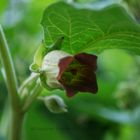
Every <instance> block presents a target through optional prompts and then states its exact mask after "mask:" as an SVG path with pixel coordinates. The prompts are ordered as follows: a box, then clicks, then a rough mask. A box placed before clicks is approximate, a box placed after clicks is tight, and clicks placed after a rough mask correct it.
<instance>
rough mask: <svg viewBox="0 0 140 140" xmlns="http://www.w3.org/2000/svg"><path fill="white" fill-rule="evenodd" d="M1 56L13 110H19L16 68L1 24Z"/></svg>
mask: <svg viewBox="0 0 140 140" xmlns="http://www.w3.org/2000/svg"><path fill="white" fill-rule="evenodd" d="M0 56H1V60H2V64H3V67H4V72H5V75H6V84H7V88H8V93H9V97H10V102H11V105H12V106H11V107H12V109H13V110H15V111H18V110H19V106H20V100H19V96H18V94H17V79H16V75H15V69H14V66H13V62H12V58H11V55H10V52H9V49H8V44H7V41H6V38H5V35H4V32H3V30H2V27H1V26H0Z"/></svg>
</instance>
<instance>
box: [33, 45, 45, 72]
mask: <svg viewBox="0 0 140 140" xmlns="http://www.w3.org/2000/svg"><path fill="white" fill-rule="evenodd" d="M46 53H47V48H46V47H45V45H44V43H43V42H42V44H41V45H40V46H39V47H38V49H37V51H36V53H35V55H34V61H33V63H32V64H31V65H30V70H31V71H33V72H39V71H40V67H41V64H42V60H43V57H44V56H45V54H46Z"/></svg>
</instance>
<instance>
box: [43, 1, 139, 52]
mask: <svg viewBox="0 0 140 140" xmlns="http://www.w3.org/2000/svg"><path fill="white" fill-rule="evenodd" d="M41 24H42V26H43V29H44V35H45V42H46V44H47V46H49V45H50V44H52V43H53V42H54V41H55V40H56V39H57V38H58V37H61V36H63V37H64V42H63V45H62V49H63V50H65V51H67V52H70V53H73V54H75V53H78V52H100V51H102V50H105V49H110V48H117V49H126V50H129V51H131V52H133V53H135V54H140V26H139V25H138V24H137V23H136V21H135V20H133V19H132V18H131V17H130V16H129V15H128V14H127V12H126V11H125V10H124V9H123V8H122V7H121V6H119V5H112V6H110V7H107V8H104V9H101V10H98V11H97V10H96V11H95V10H89V9H82V8H77V7H76V6H72V5H69V4H66V3H63V2H59V3H56V4H53V5H51V6H49V7H48V8H47V9H46V10H45V11H44V15H43V18H42V21H41Z"/></svg>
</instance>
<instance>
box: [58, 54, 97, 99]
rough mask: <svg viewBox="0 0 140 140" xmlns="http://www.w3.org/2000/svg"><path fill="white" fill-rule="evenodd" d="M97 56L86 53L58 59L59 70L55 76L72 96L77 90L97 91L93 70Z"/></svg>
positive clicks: (68, 94) (95, 67) (95, 66)
mask: <svg viewBox="0 0 140 140" xmlns="http://www.w3.org/2000/svg"><path fill="white" fill-rule="evenodd" d="M96 60H97V57H96V56H95V55H90V54H86V53H81V54H78V55H75V56H74V57H71V56H70V57H65V58H63V59H61V60H60V62H59V68H60V72H59V75H58V77H57V79H58V81H59V82H60V83H61V84H62V85H63V87H64V89H65V90H66V92H67V96H69V97H72V96H73V95H75V94H76V93H77V92H91V93H96V92H97V91H98V86H97V80H96V74H95V70H96V69H97V64H96Z"/></svg>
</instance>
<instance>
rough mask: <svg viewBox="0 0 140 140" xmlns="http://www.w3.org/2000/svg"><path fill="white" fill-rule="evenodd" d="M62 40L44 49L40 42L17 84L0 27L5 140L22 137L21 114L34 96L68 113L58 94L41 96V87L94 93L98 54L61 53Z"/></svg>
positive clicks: (68, 93)
mask: <svg viewBox="0 0 140 140" xmlns="http://www.w3.org/2000/svg"><path fill="white" fill-rule="evenodd" d="M63 40H64V37H60V38H58V39H57V40H56V42H55V43H54V44H52V45H51V46H50V48H49V49H46V47H45V45H44V42H42V43H41V45H40V46H39V48H38V50H37V51H36V53H35V55H34V61H33V64H31V66H30V70H31V72H32V73H31V75H30V76H29V77H28V78H27V79H26V80H25V81H24V82H23V83H22V84H21V86H19V87H18V86H17V77H16V75H15V69H14V66H13V61H12V58H11V55H10V52H9V49H8V45H7V42H6V38H5V35H4V33H3V30H2V27H0V55H1V60H2V62H3V67H4V70H5V72H4V75H5V80H6V83H7V87H8V92H9V94H8V96H9V99H10V103H9V105H10V106H9V108H10V110H11V112H10V113H11V115H9V117H10V118H9V120H8V121H9V123H8V124H9V126H8V130H7V131H6V132H5V133H6V134H7V133H8V136H7V139H8V140H21V138H22V133H21V132H22V126H23V122H24V116H25V114H26V112H27V111H28V110H29V108H30V106H31V105H32V103H33V101H34V100H35V99H39V100H40V101H43V102H44V105H45V106H46V107H47V108H48V109H49V110H50V111H51V112H53V113H62V112H67V108H66V105H65V103H64V101H63V99H62V98H61V97H59V96H57V95H51V96H45V97H43V96H42V95H41V91H42V89H43V88H46V89H47V90H49V91H50V92H51V91H52V90H53V89H61V90H64V92H66V94H67V96H68V97H72V96H74V95H75V94H77V93H78V92H83V93H84V92H85V93H87V92H89V93H97V90H98V87H97V81H96V74H95V73H96V69H97V56H95V55H92V54H87V53H82V52H81V53H78V54H75V55H72V54H69V53H67V52H64V51H62V50H61V44H62V42H63Z"/></svg>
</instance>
